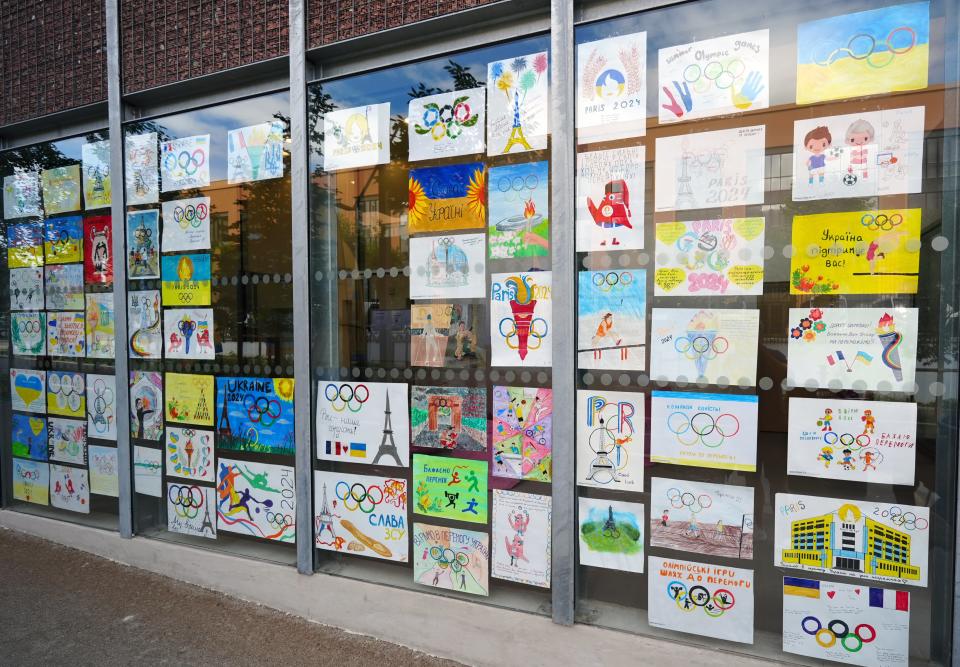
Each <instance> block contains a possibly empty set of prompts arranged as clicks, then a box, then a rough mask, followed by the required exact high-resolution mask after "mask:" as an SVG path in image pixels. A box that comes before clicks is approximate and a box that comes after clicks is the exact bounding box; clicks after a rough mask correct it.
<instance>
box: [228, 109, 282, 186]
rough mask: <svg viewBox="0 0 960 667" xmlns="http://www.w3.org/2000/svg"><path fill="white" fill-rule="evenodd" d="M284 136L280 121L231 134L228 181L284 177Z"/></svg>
mask: <svg viewBox="0 0 960 667" xmlns="http://www.w3.org/2000/svg"><path fill="white" fill-rule="evenodd" d="M284 134H285V133H284V124H283V123H282V122H281V121H279V120H274V121H270V122H269V123H258V124H257V125H250V126H247V127H241V128H238V129H236V130H230V131H229V132H227V182H228V183H230V184H231V185H233V184H235V183H248V182H250V181H265V180H267V179H270V178H283V142H284Z"/></svg>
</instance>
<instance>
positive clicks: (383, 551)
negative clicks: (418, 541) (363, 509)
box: [340, 519, 393, 558]
mask: <svg viewBox="0 0 960 667" xmlns="http://www.w3.org/2000/svg"><path fill="white" fill-rule="evenodd" d="M340 525H341V526H343V527H344V528H346V529H347V530H348V531H349V532H350V534H351V535H353V536H354V537H355V538H357V539H358V540H360V541H361V542H362V543H363V544H365V545H366V546H367V547H369V548H371V549H373V550H374V551H376V552H377V553H378V554H380V555H381V556H383V557H384V558H390V557H391V556H393V553H392V552H391V551H390V550H389V549H388V548H387V547H386V546H384V545H383V544H381V543H380V542H377V541H376V540H374V539H371V538H369V537H367V536H366V535H364V534H363V533H361V532H360V529H359V528H357V527H356V526H354V525H353V522H352V521H347V520H346V519H340Z"/></svg>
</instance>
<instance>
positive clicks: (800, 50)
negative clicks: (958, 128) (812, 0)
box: [797, 2, 930, 104]
mask: <svg viewBox="0 0 960 667" xmlns="http://www.w3.org/2000/svg"><path fill="white" fill-rule="evenodd" d="M929 48H930V3H929V2H915V3H911V4H907V5H894V6H892V7H883V8H880V9H871V10H868V11H865V12H854V13H852V14H842V15H840V16H833V17H830V18H825V19H818V20H816V21H810V22H808V23H801V24H800V25H799V26H797V104H812V103H814V102H826V101H828V100H845V99H849V98H851V97H863V96H866V95H879V94H881V93H889V92H894V91H902V90H920V89H923V88H926V87H927V70H928V68H929V57H930V55H929Z"/></svg>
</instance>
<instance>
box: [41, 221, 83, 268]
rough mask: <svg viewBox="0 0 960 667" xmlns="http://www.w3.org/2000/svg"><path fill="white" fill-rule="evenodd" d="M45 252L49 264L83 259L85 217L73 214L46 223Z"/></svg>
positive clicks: (69, 262) (71, 262)
mask: <svg viewBox="0 0 960 667" xmlns="http://www.w3.org/2000/svg"><path fill="white" fill-rule="evenodd" d="M43 252H44V254H45V255H46V261H47V264H73V263H74V262H82V261H83V218H81V217H80V216H78V215H71V216H67V217H63V218H49V219H47V221H46V222H45V223H44V237H43Z"/></svg>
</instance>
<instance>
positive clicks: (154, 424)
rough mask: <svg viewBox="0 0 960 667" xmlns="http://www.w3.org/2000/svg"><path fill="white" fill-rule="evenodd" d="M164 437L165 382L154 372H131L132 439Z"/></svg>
mask: <svg viewBox="0 0 960 667" xmlns="http://www.w3.org/2000/svg"><path fill="white" fill-rule="evenodd" d="M162 436H163V380H162V379H161V377H160V373H154V372H152V371H131V372H130V437H131V438H137V439H139V440H159V439H160V438H161V437H162Z"/></svg>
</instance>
